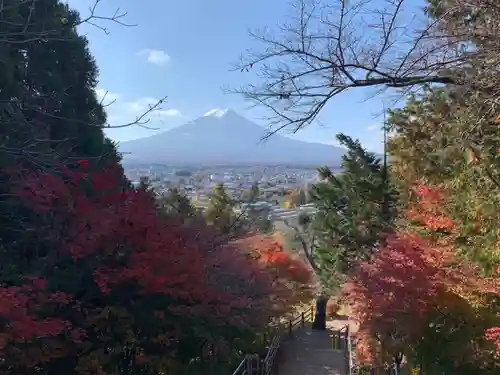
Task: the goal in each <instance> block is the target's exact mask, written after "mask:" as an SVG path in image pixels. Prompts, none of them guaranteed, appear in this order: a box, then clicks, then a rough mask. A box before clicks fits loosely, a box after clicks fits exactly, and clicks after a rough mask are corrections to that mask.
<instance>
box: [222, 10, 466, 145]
mask: <svg viewBox="0 0 500 375" xmlns="http://www.w3.org/2000/svg"><path fill="white" fill-rule="evenodd" d="M333 3H334V4H332V2H331V1H328V0H297V5H296V6H295V10H296V12H295V13H296V14H297V16H296V17H295V18H293V19H292V20H291V22H289V23H287V24H285V25H283V26H281V27H280V29H279V30H278V33H277V35H273V34H271V33H270V32H269V31H268V30H261V31H259V32H251V35H252V36H253V37H254V38H255V39H256V40H257V41H259V42H261V44H262V45H263V48H262V50H259V51H247V53H246V54H245V55H244V56H243V57H242V59H241V61H240V63H239V64H237V65H236V66H235V69H240V70H243V71H244V70H248V71H249V72H252V70H253V69H255V70H257V73H256V75H257V76H258V79H259V81H260V84H252V85H248V86H245V87H242V88H240V89H230V90H228V91H229V92H232V93H237V94H240V95H243V97H244V98H245V99H247V100H249V101H250V102H251V103H253V104H254V105H258V106H262V107H264V108H265V109H267V110H268V112H269V114H270V115H269V117H268V120H269V121H270V122H271V126H272V128H273V130H272V131H271V132H270V134H269V135H271V134H274V133H275V132H277V131H280V130H282V129H283V128H285V127H288V128H291V130H292V131H293V132H296V131H298V130H299V129H301V128H302V127H303V126H305V125H307V124H309V123H311V122H312V121H314V120H315V119H316V117H317V116H318V114H319V113H320V112H321V111H322V110H323V109H324V107H325V106H326V105H327V104H328V103H329V102H330V101H331V99H333V98H336V97H337V96H339V95H340V94H342V93H344V92H346V91H349V90H350V89H353V88H369V87H377V86H385V87H388V88H394V89H400V88H405V89H408V88H410V89H411V88H412V87H415V86H421V85H426V84H462V81H461V79H460V77H458V76H457V75H455V74H453V70H454V69H456V68H458V67H461V66H464V65H465V64H467V62H468V60H467V59H468V58H469V55H467V53H466V51H465V50H460V49H458V48H455V47H456V46H457V43H458V42H459V40H460V39H459V37H458V36H457V37H453V38H451V37H449V35H446V34H444V33H443V32H442V30H441V29H440V27H439V26H440V25H441V21H442V19H443V18H445V17H447V16H448V15H449V14H448V13H444V14H442V15H441V16H440V17H437V18H436V19H430V18H429V17H427V16H426V15H425V14H424V13H423V12H421V14H420V15H418V16H417V15H415V14H417V11H419V9H416V7H415V6H414V5H413V4H411V3H412V2H411V1H410V0H384V4H385V5H384V6H383V7H381V6H380V3H379V2H377V3H376V4H373V7H375V9H372V8H370V7H371V6H372V1H371V0H351V1H347V0H338V1H334V2H333ZM404 8H405V9H407V10H406V11H403V9H404Z"/></svg>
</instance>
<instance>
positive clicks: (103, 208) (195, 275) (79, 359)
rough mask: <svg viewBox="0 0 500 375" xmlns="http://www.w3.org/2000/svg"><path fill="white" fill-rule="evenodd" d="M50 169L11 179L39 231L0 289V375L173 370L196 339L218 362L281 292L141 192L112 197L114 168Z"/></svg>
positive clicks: (259, 325) (263, 273) (261, 322)
mask: <svg viewBox="0 0 500 375" xmlns="http://www.w3.org/2000/svg"><path fill="white" fill-rule="evenodd" d="M52 170H57V171H58V173H47V172H28V171H25V170H22V169H21V170H12V171H11V172H10V175H11V177H12V182H13V186H14V189H13V192H12V193H13V194H15V196H17V197H18V199H19V200H20V203H22V204H23V205H25V207H26V208H27V209H30V210H33V211H34V212H35V213H36V214H37V215H38V218H39V221H38V222H37V223H36V225H37V226H39V227H43V228H44V229H45V231H44V232H43V236H40V237H39V245H38V248H37V250H38V251H37V252H32V253H31V254H20V255H21V256H22V255H25V256H28V255H29V258H27V259H29V260H30V262H29V264H25V265H23V268H22V272H17V274H13V277H14V276H15V279H12V280H10V282H11V284H14V283H15V286H8V285H5V283H4V282H3V283H2V287H1V288H0V295H1V296H2V303H3V306H2V307H1V308H0V315H1V317H2V321H4V322H7V323H8V324H4V325H2V326H1V328H0V338H1V340H0V342H1V344H2V345H1V354H2V359H3V360H2V363H1V366H0V370H1V372H2V373H5V374H13V373H16V374H30V373H33V371H34V369H35V368H36V369H37V371H44V372H45V373H47V374H56V373H58V374H59V373H82V374H83V373H85V374H87V373H95V372H97V373H100V374H114V373H117V372H126V373H141V372H144V373H148V372H149V373H151V372H160V371H162V372H175V373H180V372H181V369H182V368H187V367H188V368H190V366H191V365H189V364H190V363H193V361H194V362H195V363H196V362H197V361H198V360H197V358H199V357H200V356H201V355H202V352H203V350H204V348H205V347H206V345H207V344H217V345H218V348H219V349H220V350H221V351H222V352H224V353H226V356H227V358H229V357H230V356H231V354H236V353H237V352H238V351H239V350H244V349H245V348H244V347H243V346H239V345H243V344H244V343H245V342H246V341H245V340H246V339H251V338H252V337H253V336H254V334H255V333H254V332H258V331H259V330H262V329H264V328H265V325H266V324H267V323H268V322H269V321H270V319H271V316H270V315H269V314H270V313H271V312H272V307H273V306H274V303H275V301H273V300H271V299H269V296H272V295H274V296H278V295H279V293H281V292H280V291H281V289H279V290H278V289H276V288H277V287H278V286H279V285H277V284H276V283H275V276H274V274H273V273H271V272H270V268H269V262H267V263H266V266H263V265H261V264H260V263H259V262H258V261H256V260H255V258H254V257H253V256H251V254H249V253H247V252H245V251H242V249H239V248H236V247H235V244H230V243H227V242H221V239H220V238H218V236H216V233H214V232H213V231H212V230H210V229H209V228H208V227H206V226H203V225H201V224H200V223H196V224H195V225H194V226H186V225H182V223H180V222H179V221H178V220H172V219H165V218H163V217H161V216H159V215H157V212H156V210H157V206H156V201H155V199H154V198H153V197H151V195H150V194H148V193H147V192H146V191H144V190H143V189H132V188H127V189H121V190H120V189H118V190H117V189H116V186H117V185H118V186H119V184H120V183H119V181H120V178H121V174H120V171H119V167H118V166H113V165H111V166H109V167H108V168H106V169H102V170H94V169H92V168H91V166H90V165H89V163H88V162H87V161H81V162H80V165H79V166H78V167H77V168H68V167H66V166H65V165H64V164H63V163H58V164H57V165H56V166H54V168H53V169H52ZM14 182H15V184H14ZM24 224H25V225H26V228H25V230H26V231H30V230H31V229H32V227H31V226H32V225H33V223H31V222H25V223H24ZM216 238H217V241H215V239H216ZM6 250H7V251H10V254H11V255H15V256H12V257H11V260H10V264H12V263H14V262H16V261H19V262H22V261H23V258H22V257H19V255H17V254H15V253H16V252H17V251H18V249H17V248H11V249H6ZM25 259H26V258H25ZM297 275H302V274H301V273H300V272H299V273H297ZM2 276H5V274H3V275H2ZM280 285H282V284H280ZM275 286H276V288H275ZM280 288H281V286H280ZM236 337H238V338H239V339H240V340H241V341H239V342H240V343H243V344H237V343H235V342H232V341H233V339H234V338H236ZM229 343H231V344H230V345H229ZM186 366H187V367H186ZM188 373H192V372H189V371H188Z"/></svg>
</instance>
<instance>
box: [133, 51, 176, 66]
mask: <svg viewBox="0 0 500 375" xmlns="http://www.w3.org/2000/svg"><path fill="white" fill-rule="evenodd" d="M137 56H146V58H147V60H148V62H150V63H151V64H155V65H165V64H167V63H168V62H169V61H170V56H169V55H168V54H167V53H166V52H165V51H162V50H159V49H149V48H146V49H143V50H142V51H139V52H137Z"/></svg>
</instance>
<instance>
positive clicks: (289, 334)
mask: <svg viewBox="0 0 500 375" xmlns="http://www.w3.org/2000/svg"><path fill="white" fill-rule="evenodd" d="M313 319H314V308H313V307H311V308H310V309H308V310H307V311H304V312H302V313H300V314H299V315H297V316H295V317H293V318H291V319H289V320H288V321H287V323H286V324H285V326H284V327H283V325H282V326H281V328H279V329H278V330H277V332H276V334H275V335H273V336H271V338H270V340H269V341H268V342H266V341H267V337H264V341H265V345H266V349H267V350H266V354H265V355H264V356H262V357H261V356H259V355H258V354H247V355H246V356H245V357H244V358H243V360H242V361H241V362H240V364H239V365H238V367H237V368H236V370H235V371H234V372H233V375H272V374H276V373H277V372H278V366H279V360H278V357H279V352H280V348H281V343H282V342H283V341H284V340H286V339H292V338H293V336H294V331H295V330H296V329H297V328H303V327H305V325H306V323H307V322H312V321H313Z"/></svg>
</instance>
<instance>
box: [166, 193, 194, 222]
mask: <svg viewBox="0 0 500 375" xmlns="http://www.w3.org/2000/svg"><path fill="white" fill-rule="evenodd" d="M158 203H159V208H160V212H161V214H163V215H166V216H169V217H172V216H175V217H179V218H182V219H183V220H186V219H189V218H194V217H195V216H196V209H195V208H194V207H193V205H192V204H191V201H190V200H189V198H188V197H187V196H186V195H185V194H184V193H183V192H181V191H180V190H179V189H177V188H172V189H169V191H168V193H167V194H165V196H164V197H162V198H160V199H159V202H158Z"/></svg>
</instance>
